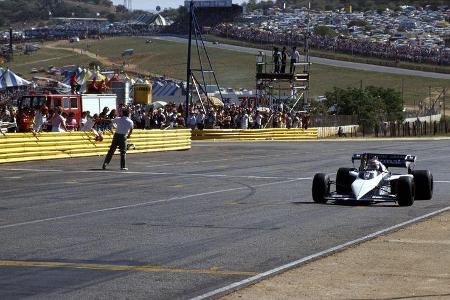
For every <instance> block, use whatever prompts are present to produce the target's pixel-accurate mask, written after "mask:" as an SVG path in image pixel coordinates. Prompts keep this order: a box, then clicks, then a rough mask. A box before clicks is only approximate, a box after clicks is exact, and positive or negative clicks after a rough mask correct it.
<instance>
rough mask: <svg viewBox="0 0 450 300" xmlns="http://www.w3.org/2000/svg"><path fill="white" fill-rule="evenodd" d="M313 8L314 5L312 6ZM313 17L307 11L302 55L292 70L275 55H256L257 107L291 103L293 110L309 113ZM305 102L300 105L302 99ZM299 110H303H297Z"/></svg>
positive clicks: (261, 53)
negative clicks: (310, 44)
mask: <svg viewBox="0 0 450 300" xmlns="http://www.w3.org/2000/svg"><path fill="white" fill-rule="evenodd" d="M310 7H311V6H310ZM309 38H310V16H309V12H308V21H307V30H306V33H305V43H304V49H303V56H301V57H300V59H299V61H296V62H295V63H293V64H292V65H293V67H291V65H290V64H288V62H287V61H286V64H285V65H284V66H283V64H282V63H281V62H280V63H275V62H274V61H273V53H272V56H270V57H267V55H266V53H265V52H263V51H260V52H259V54H258V55H257V56H256V105H257V106H272V105H274V104H281V103H283V104H287V103H289V104H290V105H289V106H290V107H291V110H293V109H294V108H296V109H297V110H304V111H308V110H309V88H310V82H309V80H310V67H311V61H310V55H309ZM302 99H303V101H302V102H301V100H302ZM298 108H300V109H298Z"/></svg>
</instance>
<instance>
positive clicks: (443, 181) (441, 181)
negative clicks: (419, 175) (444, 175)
mask: <svg viewBox="0 0 450 300" xmlns="http://www.w3.org/2000/svg"><path fill="white" fill-rule="evenodd" d="M434 183H450V180H434Z"/></svg>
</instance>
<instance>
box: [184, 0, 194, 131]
mask: <svg viewBox="0 0 450 300" xmlns="http://www.w3.org/2000/svg"><path fill="white" fill-rule="evenodd" d="M193 13H194V0H191V3H190V4H189V40H188V56H187V67H186V112H185V116H184V118H185V122H186V126H187V123H188V116H189V96H190V90H191V84H190V83H191V75H192V70H191V46H192V21H193V20H192V19H193V17H192V14H193Z"/></svg>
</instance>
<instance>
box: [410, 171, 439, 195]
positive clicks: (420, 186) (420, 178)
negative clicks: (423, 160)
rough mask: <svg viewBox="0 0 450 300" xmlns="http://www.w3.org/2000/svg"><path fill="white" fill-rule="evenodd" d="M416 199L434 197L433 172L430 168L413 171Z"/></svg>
mask: <svg viewBox="0 0 450 300" xmlns="http://www.w3.org/2000/svg"><path fill="white" fill-rule="evenodd" d="M412 174H413V176H414V185H415V187H416V198H415V199H416V200H430V199H431V198H432V197H433V184H434V183H433V174H431V172H430V171H428V170H416V171H413V173H412Z"/></svg>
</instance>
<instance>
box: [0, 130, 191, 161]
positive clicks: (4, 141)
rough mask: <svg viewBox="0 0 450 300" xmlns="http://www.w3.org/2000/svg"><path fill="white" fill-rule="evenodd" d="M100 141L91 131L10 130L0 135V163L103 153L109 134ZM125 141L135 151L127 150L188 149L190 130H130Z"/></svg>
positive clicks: (108, 142)
mask: <svg viewBox="0 0 450 300" xmlns="http://www.w3.org/2000/svg"><path fill="white" fill-rule="evenodd" d="M103 138H104V139H103V141H102V142H96V141H95V135H94V134H93V133H91V132H80V131H77V132H64V133H59V132H45V133H40V134H37V135H33V134H32V133H10V134H7V135H6V136H1V135H0V163H8V162H18V161H29V160H44V159H54V158H69V157H82V156H96V155H105V154H106V152H107V151H108V149H109V146H110V144H111V139H112V134H104V136H103ZM129 143H132V144H134V145H135V147H136V150H131V149H130V150H129V151H128V152H127V153H143V152H159V151H173V150H188V149H190V148H191V131H190V130H189V129H180V130H133V134H132V136H131V138H130V139H129Z"/></svg>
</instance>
